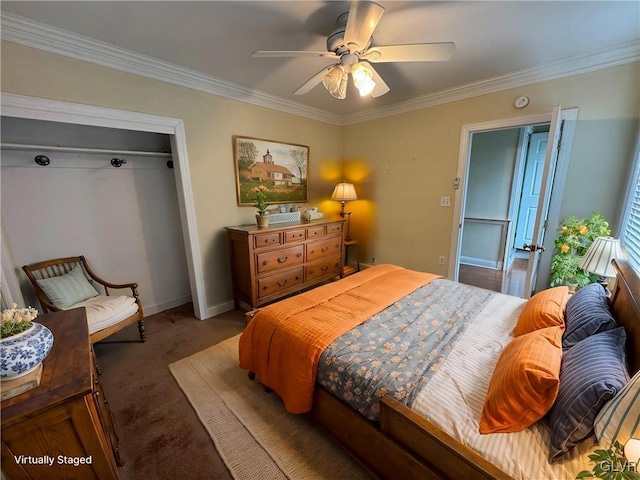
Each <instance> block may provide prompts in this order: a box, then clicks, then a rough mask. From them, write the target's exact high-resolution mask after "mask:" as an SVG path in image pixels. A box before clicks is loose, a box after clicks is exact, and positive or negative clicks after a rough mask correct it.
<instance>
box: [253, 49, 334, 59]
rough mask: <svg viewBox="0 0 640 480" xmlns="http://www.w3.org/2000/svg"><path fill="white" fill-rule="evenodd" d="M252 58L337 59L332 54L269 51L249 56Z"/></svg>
mask: <svg viewBox="0 0 640 480" xmlns="http://www.w3.org/2000/svg"><path fill="white" fill-rule="evenodd" d="M251 56H252V57H253V58H278V57H283V58H284V57H324V58H339V57H338V56H337V55H336V54H335V53H333V52H311V51H295V50H291V51H287V50H283V51H269V50H259V51H257V52H253V53H252V54H251Z"/></svg>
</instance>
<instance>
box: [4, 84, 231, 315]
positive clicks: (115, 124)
mask: <svg viewBox="0 0 640 480" xmlns="http://www.w3.org/2000/svg"><path fill="white" fill-rule="evenodd" d="M0 101H1V105H2V115H3V116H6V117H17V118H27V119H32V120H46V121H50V122H61V123H70V124H76V125H90V126H95V127H107V128H119V129H122V130H133V131H140V132H151V133H163V134H166V135H169V136H170V139H171V152H172V157H173V162H174V163H173V164H174V174H175V179H176V189H177V193H178V207H179V210H180V222H181V224H182V234H183V237H184V244H185V249H186V252H185V254H186V259H187V269H188V271H189V283H190V287H191V299H192V301H193V310H194V314H195V316H196V317H197V318H199V319H201V320H203V319H205V318H208V317H210V316H211V313H212V312H208V308H207V300H206V293H205V283H204V273H203V268H202V254H201V250H200V240H199V239H198V228H197V224H196V210H195V203H194V199H193V190H192V188H191V171H190V169H189V155H188V153H187V142H186V132H185V129H184V122H183V121H182V119H180V118H171V117H163V116H159V115H151V114H146V113H138V112H130V111H127V110H117V109H113V108H106V107H96V106H92V105H83V104H78V103H70V102H62V101H58V100H48V99H45V98H39V97H30V96H25V95H15V94H10V93H2V98H1V99H0ZM3 240H6V239H3ZM14 276H15V274H14ZM15 281H16V282H17V277H16V280H15ZM217 313H220V312H214V313H213V315H215V314H217Z"/></svg>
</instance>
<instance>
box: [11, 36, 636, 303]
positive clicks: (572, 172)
mask: <svg viewBox="0 0 640 480" xmlns="http://www.w3.org/2000/svg"><path fill="white" fill-rule="evenodd" d="M639 80H640V75H639V64H638V63H634V64H629V65H623V66H620V67H615V68H611V69H607V70H601V71H598V72H593V73H589V74H584V75H580V76H575V77H570V78H565V79H560V80H555V81H550V82H544V83H539V84H535V85H531V86H527V87H522V88H518V89H512V90H507V91H503V92H499V93H495V94H490V95H482V96H479V97H475V98H472V99H468V100H463V101H458V102H452V103H448V104H445V105H439V106H435V107H431V108H427V109H423V110H419V111H415V112H411V113H406V114H402V115H397V116H393V117H388V118H384V119H379V120H373V121H369V122H365V123H361V124H357V125H351V126H347V127H343V128H341V127H336V126H331V125H327V124H325V123H322V122H318V121H313V120H309V119H305V118H300V117H296V116H293V115H288V114H284V113H280V112H276V111H273V110H269V109H266V108H260V107H255V106H252V105H249V104H245V103H242V102H237V101H233V100H228V99H224V98H220V97H216V96H214V95H210V94H206V93H202V92H198V91H195V90H190V89H187V88H182V87H177V86H173V85H170V84H166V83H163V82H160V81H155V80H150V79H147V78H142V77H139V76H136V75H131V74H127V73H123V72H120V71H116V70H112V69H109V68H105V67H100V66H96V65H93V64H89V63H85V62H81V61H78V60H74V59H70V58H67V57H63V56H58V55H54V54H50V53H46V52H42V51H39V50H34V49H30V48H27V47H23V46H19V45H15V44H11V43H7V42H3V43H2V91H3V92H9V93H15V94H22V95H30V96H36V97H43V98H50V99H55V100H62V101H69V102H75V103H83V104H90V105H98V106H103V107H112V108H118V109H124V110H132V111H139V112H144V113H151V114H156V115H164V116H170V117H177V118H182V119H183V120H184V122H185V128H186V137H187V148H188V151H189V160H190V166H191V176H192V180H193V193H194V200H195V205H196V214H197V222H198V236H199V239H200V243H201V248H202V254H203V257H202V262H203V268H204V272H205V282H206V293H207V302H208V305H209V306H210V307H211V306H215V305H219V304H221V303H224V302H226V301H228V300H230V298H231V290H230V278H229V266H228V259H227V247H226V243H225V237H224V231H223V227H224V226H225V225H235V224H240V223H249V222H252V221H253V214H254V210H253V209H252V208H239V207H237V206H236V200H235V195H236V193H235V184H234V182H235V180H234V170H233V161H232V157H233V154H232V148H231V136H232V135H234V134H241V135H247V136H253V137H259V138H267V139H274V140H280V141H284V142H291V143H298V144H303V145H309V146H310V174H309V179H310V198H311V201H312V203H314V204H317V205H318V206H319V207H320V208H321V209H322V210H323V211H325V212H328V211H329V210H334V211H337V208H338V206H337V205H335V204H336V202H331V201H328V200H326V199H327V198H328V197H329V196H330V194H331V192H332V188H333V186H334V184H335V182H336V181H338V180H339V179H340V178H341V177H344V179H345V180H347V181H351V182H353V183H354V184H355V185H356V189H357V192H358V197H359V198H360V200H358V201H355V202H350V203H349V204H348V210H349V211H352V212H353V215H352V217H351V218H352V237H354V238H357V239H360V240H361V245H360V259H361V261H370V260H371V257H373V256H375V257H376V260H377V262H378V263H381V262H388V263H397V264H399V265H404V266H407V267H411V268H415V269H419V270H426V271H433V272H437V273H442V274H446V271H447V266H446V265H444V266H440V265H438V264H437V260H438V256H439V255H445V256H446V257H448V253H449V244H450V240H451V227H452V218H453V209H452V208H441V207H439V199H440V196H442V195H449V196H451V197H452V198H453V197H454V189H453V179H454V177H455V175H456V171H457V162H458V150H459V146H460V130H461V127H462V126H463V125H465V124H470V123H478V122H485V121H490V120H496V119H501V118H508V117H515V116H521V115H531V114H536V113H543V112H550V111H551V109H552V107H553V105H555V104H557V103H561V104H562V106H563V107H564V108H569V107H579V108H580V117H579V118H580V119H579V121H578V124H577V127H576V134H575V142H574V143H575V144H574V148H573V154H572V159H571V165H570V167H569V177H568V181H567V188H566V194H565V198H564V201H563V207H562V216H565V215H570V214H574V215H579V216H582V215H585V216H587V215H588V214H589V213H590V212H591V211H592V210H595V211H599V212H601V213H603V214H604V215H605V216H606V217H607V218H609V219H610V220H612V223H615V222H616V221H617V214H618V210H619V207H620V202H621V194H620V192H621V190H622V187H623V185H624V184H625V182H626V175H627V174H628V170H629V166H630V162H631V158H632V151H633V149H634V148H635V141H636V138H637V132H638V85H639ZM519 95H527V96H529V97H530V99H531V103H530V105H529V106H528V107H527V108H526V109H525V110H517V109H515V108H514V107H513V101H514V99H515V98H516V97H517V96H519ZM341 159H342V162H341ZM447 261H449V259H448V258H447Z"/></svg>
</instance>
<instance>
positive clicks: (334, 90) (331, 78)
mask: <svg viewBox="0 0 640 480" xmlns="http://www.w3.org/2000/svg"><path fill="white" fill-rule="evenodd" d="M348 80H349V75H348V74H347V70H346V68H344V67H343V66H342V65H337V66H336V68H333V69H331V70H329V72H327V74H326V75H325V76H324V77H322V85H324V88H326V89H327V91H328V92H329V93H330V94H331V96H333V97H335V98H337V99H339V100H344V99H345V98H347V81H348Z"/></svg>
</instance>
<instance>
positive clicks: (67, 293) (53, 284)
mask: <svg viewBox="0 0 640 480" xmlns="http://www.w3.org/2000/svg"><path fill="white" fill-rule="evenodd" d="M36 282H38V286H39V287H40V288H41V289H42V291H43V292H44V294H45V295H46V296H47V298H48V299H49V301H50V302H51V303H53V304H54V305H55V306H56V307H59V308H69V307H70V306H72V305H75V304H76V303H78V302H83V301H85V300H87V299H89V298H93V297H96V296H98V292H97V291H96V289H95V288H94V287H93V285H91V283H89V280H87V277H85V276H84V273H82V268H80V266H76V267H73V269H72V270H71V271H70V272H69V273H65V274H64V275H60V276H58V277H51V278H43V279H42V280H36Z"/></svg>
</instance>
